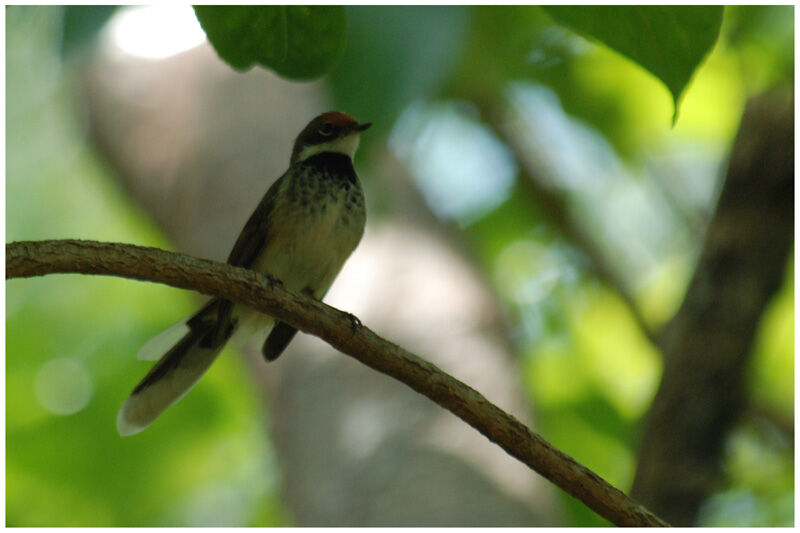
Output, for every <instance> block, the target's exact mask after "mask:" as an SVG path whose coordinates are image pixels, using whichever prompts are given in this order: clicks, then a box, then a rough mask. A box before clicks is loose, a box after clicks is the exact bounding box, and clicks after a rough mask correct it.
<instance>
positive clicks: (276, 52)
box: [194, 6, 346, 80]
mask: <svg viewBox="0 0 800 533" xmlns="http://www.w3.org/2000/svg"><path fill="white" fill-rule="evenodd" d="M194 11H195V14H196V15H197V20H199V21H200V25H201V26H202V27H203V30H204V31H205V32H206V36H207V37H208V40H209V41H210V42H211V44H212V45H213V46H214V49H215V50H216V51H217V53H218V54H219V56H220V57H221V58H222V59H223V60H224V61H226V62H227V63H228V64H230V65H231V66H232V67H233V68H235V69H237V70H245V69H248V68H250V67H252V66H253V65H254V64H259V65H263V66H265V67H268V68H271V69H272V70H274V71H275V72H277V73H278V74H280V75H281V76H283V77H286V78H292V79H298V80H307V79H312V78H317V77H319V76H322V75H323V74H325V73H326V72H328V71H329V70H330V69H331V68H332V67H333V66H334V65H335V64H336V62H337V61H338V60H339V58H340V57H341V56H342V53H343V52H344V43H345V23H346V19H345V14H344V8H343V7H341V6H195V7H194Z"/></svg>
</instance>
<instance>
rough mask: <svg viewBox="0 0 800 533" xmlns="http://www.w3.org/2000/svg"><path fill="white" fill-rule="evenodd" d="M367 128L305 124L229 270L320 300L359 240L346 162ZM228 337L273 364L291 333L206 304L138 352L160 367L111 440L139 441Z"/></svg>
mask: <svg viewBox="0 0 800 533" xmlns="http://www.w3.org/2000/svg"><path fill="white" fill-rule="evenodd" d="M369 126H370V124H369V123H364V124H360V123H359V122H358V121H356V120H355V119H354V118H352V117H351V116H349V115H347V114H345V113H340V112H335V111H334V112H328V113H324V114H322V115H320V116H318V117H316V118H315V119H314V120H312V121H311V122H310V123H309V124H308V126H306V127H305V129H303V131H302V132H300V135H298V136H297V140H296V141H295V143H294V149H293V150H292V157H291V160H290V164H289V169H288V170H287V171H286V172H285V173H284V174H283V176H281V177H280V178H279V179H278V180H277V181H276V182H275V183H273V184H272V186H271V187H270V188H269V190H268V191H267V192H266V194H265V195H264V198H263V199H262V200H261V203H259V204H258V207H257V208H256V210H255V211H254V212H253V214H252V215H251V216H250V219H249V220H248V221H247V223H246V224H245V226H244V229H243V230H242V233H241V234H240V235H239V238H238V239H237V240H236V243H235V244H234V245H233V250H231V253H230V255H229V256H228V263H229V264H231V265H234V266H239V267H244V268H249V269H252V270H255V271H258V272H261V273H265V274H267V273H268V274H270V275H271V276H273V277H274V278H277V279H278V280H280V281H281V282H282V283H283V285H284V286H285V287H286V288H288V289H291V290H295V291H298V292H302V293H305V294H307V295H308V296H310V297H313V298H317V299H322V297H323V296H324V295H325V293H326V292H327V291H328V288H329V287H330V286H331V283H333V280H334V278H335V277H336V276H337V274H338V273H339V270H341V268H342V265H343V264H344V262H345V261H346V260H347V258H348V257H349V256H350V254H351V253H352V252H353V250H354V249H355V248H356V246H357V245H358V242H359V241H360V240H361V236H362V235H363V233H364V224H365V222H366V210H365V208H364V194H363V192H362V190H361V184H360V183H359V181H358V176H356V172H355V169H354V168H353V155H354V154H355V152H356V149H357V148H358V141H359V136H360V134H361V132H363V131H364V130H366V129H367V128H368V127H369ZM234 333H236V334H237V337H239V336H240V335H242V336H247V337H252V336H256V335H258V336H259V337H258V340H259V343H260V345H261V346H262V348H261V351H262V353H263V355H264V358H265V359H266V360H267V361H273V360H275V359H276V358H277V357H278V356H279V355H280V354H281V352H283V350H284V349H285V348H286V346H287V345H288V344H289V342H290V341H291V340H292V337H294V334H295V333H297V330H296V329H294V328H293V327H291V326H289V325H287V324H284V323H282V322H277V323H275V321H274V320H273V319H272V317H269V316H267V315H264V314H261V313H258V312H256V311H254V310H252V309H251V308H248V307H246V306H244V305H241V304H235V303H233V302H230V301H228V300H224V299H222V298H214V299H212V300H210V301H209V302H208V303H207V304H206V305H205V306H203V308H202V309H200V310H199V311H198V312H197V313H195V314H194V315H192V316H190V317H189V318H187V319H186V320H182V321H180V322H179V323H177V324H175V325H174V326H172V327H171V328H169V329H167V330H166V331H164V332H163V333H161V334H159V335H157V336H156V337H154V338H153V339H152V340H150V341H149V342H148V343H146V344H145V345H144V346H143V347H142V349H141V350H140V351H139V358H140V359H157V358H159V357H160V359H159V361H158V363H156V364H155V366H153V368H152V369H151V370H150V372H149V373H148V374H147V375H146V376H145V377H144V379H143V380H142V381H141V382H140V383H139V384H138V385H137V386H136V388H135V389H133V392H132V393H131V395H130V396H129V397H128V399H127V400H126V401H125V403H124V404H123V405H122V408H121V409H120V411H119V415H118V416H117V429H118V430H119V432H120V434H121V435H130V434H133V433H138V432H139V431H142V430H143V429H144V428H146V427H147V426H148V425H150V423H152V422H153V420H155V419H156V417H157V416H158V415H160V414H161V413H162V412H163V411H164V410H165V409H167V408H168V407H169V406H170V405H172V404H173V403H175V402H176V401H178V400H179V399H180V398H181V397H182V396H183V395H184V394H186V393H187V392H188V391H189V389H191V388H192V386H194V384H195V383H197V380H199V379H200V377H201V376H202V375H203V373H204V372H205V371H206V370H207V369H208V367H209V366H210V365H211V363H212V362H214V359H215V358H216V357H217V355H218V354H219V352H220V351H221V350H222V348H223V346H225V343H226V342H227V341H228V340H229V339H230V338H231V337H232V336H233V335H234Z"/></svg>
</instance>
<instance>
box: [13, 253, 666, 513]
mask: <svg viewBox="0 0 800 533" xmlns="http://www.w3.org/2000/svg"><path fill="white" fill-rule="evenodd" d="M53 273H80V274H104V275H112V276H120V277H125V278H131V279H137V280H141V281H152V282H157V283H163V284H166V285H170V286H173V287H178V288H182V289H191V290H195V291H198V292H201V293H203V294H208V295H212V296H221V297H223V298H227V299H229V300H232V301H236V302H240V303H244V304H246V305H249V306H251V307H253V308H254V309H257V310H259V311H261V312H264V313H268V314H269V315H272V316H274V317H276V318H277V319H279V320H281V321H282V322H286V323H288V324H290V325H292V326H294V327H296V328H298V329H300V330H302V331H304V332H306V333H310V334H312V335H315V336H317V337H320V338H321V339H323V340H325V341H326V342H328V343H329V344H330V345H331V346H333V347H334V348H336V349H338V350H340V351H342V352H343V353H345V354H347V355H349V356H351V357H353V358H355V359H357V360H359V361H360V362H362V363H363V364H365V365H367V366H369V367H371V368H373V369H375V370H377V371H379V372H382V373H384V374H387V375H389V376H391V377H393V378H395V379H397V380H399V381H401V382H403V383H405V384H406V385H408V386H409V387H411V388H412V389H414V390H415V391H417V392H419V393H420V394H423V395H425V396H427V397H428V398H430V399H431V400H433V401H434V402H436V403H437V404H439V405H440V406H442V407H444V408H445V409H447V410H449V411H451V412H452V413H453V414H455V415H456V416H458V417H459V418H461V419H462V420H464V421H465V422H466V423H468V424H469V425H471V426H472V427H474V428H475V429H477V430H478V431H480V432H481V433H482V434H483V435H485V436H486V437H487V438H488V439H489V440H491V441H492V442H494V443H496V444H498V445H499V446H500V447H501V448H503V449H504V450H505V451H506V452H507V453H509V454H510V455H511V456H513V457H516V458H517V459H519V460H520V461H522V462H523V463H525V464H526V465H527V466H528V467H530V468H531V469H533V470H534V471H536V472H538V473H539V474H541V475H542V476H544V477H545V478H547V479H549V480H550V481H552V482H553V483H555V484H556V485H557V486H559V487H560V488H561V489H563V490H564V491H565V492H567V493H568V494H570V495H572V496H573V497H575V498H577V499H579V500H581V501H582V502H583V503H585V504H586V505H587V506H588V507H590V508H591V509H593V510H594V511H595V512H596V513H598V514H599V515H600V516H602V517H604V518H606V519H607V520H609V521H611V522H612V523H614V524H616V525H619V526H667V525H668V524H666V522H664V521H663V520H661V519H660V518H658V517H657V516H655V515H653V514H652V513H651V512H650V511H648V510H647V509H645V508H644V507H642V506H641V505H640V504H638V503H636V502H635V501H633V500H631V499H630V498H628V497H627V496H626V495H625V494H623V493H622V492H620V491H619V490H617V489H616V488H614V487H612V486H611V485H610V484H609V483H607V482H606V481H604V480H603V479H602V478H600V477H599V476H598V475H597V474H595V473H594V472H592V471H591V470H589V469H588V468H586V467H584V466H582V465H580V464H578V463H577V462H575V460H573V459H572V458H571V457H569V456H567V455H566V454H564V453H562V452H561V451H559V450H557V449H556V448H554V447H553V446H552V445H550V444H549V443H548V442H547V441H545V440H544V439H543V438H542V437H540V436H539V435H537V434H536V433H534V432H532V431H531V430H530V429H528V428H527V427H526V426H525V425H524V424H522V423H521V422H519V421H518V420H517V419H515V418H514V417H513V416H511V415H509V414H507V413H505V412H504V411H502V410H501V409H500V408H498V407H497V406H495V405H494V404H492V403H491V402H489V401H488V400H487V399H486V398H484V397H483V396H482V395H481V394H480V393H478V392H477V391H475V390H474V389H472V388H470V387H469V386H467V385H465V384H464V383H462V382H461V381H459V380H457V379H455V378H454V377H452V376H450V375H448V374H446V373H445V372H443V371H442V370H440V369H439V368H437V367H436V366H434V365H432V364H431V363H429V362H427V361H425V360H423V359H421V358H420V357H418V356H416V355H414V354H412V353H410V352H408V351H406V350H404V349H403V348H401V347H399V346H397V345H395V344H392V343H391V342H388V341H386V340H384V339H382V338H380V337H378V336H377V335H375V333H373V332H372V331H370V330H369V329H368V328H366V327H364V326H362V325H361V324H360V323H358V322H357V321H355V320H354V319H353V318H354V317H353V316H352V315H350V314H348V313H344V312H342V311H339V310H336V309H334V308H332V307H330V306H328V305H326V304H324V303H322V302H319V301H316V300H312V299H310V298H307V297H304V296H300V295H298V294H296V293H294V292H291V291H288V290H286V289H284V288H283V287H282V286H281V284H280V283H279V282H277V281H275V280H271V279H269V278H268V277H265V276H262V275H260V274H258V273H256V272H253V271H250V270H246V269H243V268H237V267H232V266H230V265H226V264H223V263H217V262H214V261H209V260H205V259H198V258H195V257H191V256H187V255H184V254H179V253H174V252H167V251H164V250H159V249H156V248H145V247H140V246H134V245H128V244H119V243H102V242H95V241H77V240H61V241H38V242H30V241H29V242H14V243H10V244H6V279H10V278H19V277H32V276H41V275H45V274H53Z"/></svg>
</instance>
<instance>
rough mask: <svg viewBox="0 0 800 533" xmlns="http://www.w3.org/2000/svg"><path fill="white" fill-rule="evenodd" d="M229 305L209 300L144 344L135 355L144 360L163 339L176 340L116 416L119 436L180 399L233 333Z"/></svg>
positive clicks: (143, 425) (144, 424)
mask: <svg viewBox="0 0 800 533" xmlns="http://www.w3.org/2000/svg"><path fill="white" fill-rule="evenodd" d="M233 326H234V324H233V323H232V321H231V304H230V302H228V301H226V300H220V299H213V300H211V301H210V302H209V303H208V304H206V305H205V306H204V307H203V308H202V309H201V310H200V311H199V312H197V313H196V314H195V315H193V316H192V317H190V318H189V319H188V320H186V321H182V322H180V323H178V324H176V325H175V326H173V327H171V328H169V329H168V330H167V331H165V332H163V333H162V334H159V335H158V336H156V337H155V338H154V339H153V340H152V341H150V342H148V343H147V344H145V346H144V347H143V348H142V350H141V351H140V353H139V357H140V358H143V359H147V358H149V357H148V355H149V354H148V353H144V352H152V351H153V350H154V349H156V348H157V347H158V345H159V344H161V343H162V342H163V341H164V340H170V341H172V342H174V341H175V340H177V342H176V343H175V344H174V345H173V346H172V347H171V348H170V349H169V350H168V351H167V352H166V353H165V354H164V355H163V356H162V357H161V359H160V360H159V361H158V362H157V363H156V364H155V365H154V366H153V368H152V369H151V370H150V372H148V374H147V375H146V376H145V377H144V379H143V380H142V381H141V382H140V383H139V384H138V385H137V386H136V388H135V389H133V392H132V393H131V395H130V396H128V399H127V400H125V403H124V404H122V408H121V409H120V410H119V415H117V429H118V430H119V433H120V435H132V434H134V433H138V432H140V431H142V430H143V429H145V428H146V427H147V426H149V425H150V424H151V423H152V422H153V420H155V419H156V418H157V417H158V415H160V414H161V413H162V412H164V411H165V410H166V409H167V408H168V407H169V406H171V405H172V404H174V403H175V402H177V401H178V400H180V399H181V398H182V397H183V395H184V394H186V393H187V392H189V390H190V389H191V388H192V387H193V386H194V384H195V383H197V381H198V380H199V379H200V377H201V376H202V375H203V374H204V373H205V371H206V370H208V367H209V366H211V363H213V362H214V359H216V357H217V355H219V353H220V351H222V348H223V347H224V346H225V343H226V341H227V340H228V338H230V336H231V333H232V332H233Z"/></svg>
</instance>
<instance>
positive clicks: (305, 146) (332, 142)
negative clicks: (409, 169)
mask: <svg viewBox="0 0 800 533" xmlns="http://www.w3.org/2000/svg"><path fill="white" fill-rule="evenodd" d="M371 125H372V124H370V123H369V122H365V123H363V124H360V123H359V122H358V121H357V120H356V119H354V118H353V117H351V116H350V115H348V114H347V113H341V112H339V111H329V112H327V113H323V114H321V115H319V116H318V117H316V118H315V119H314V120H312V121H311V122H309V123H308V126H306V127H305V128H304V129H303V131H301V132H300V135H298V136H297V140H296V141H295V142H294V150H292V161H291V163H292V164H294V163H298V162H300V161H304V160H306V159H308V158H309V157H311V156H313V155H316V154H319V153H322V152H337V153H340V154H345V155H346V156H348V157H350V158H352V157H353V156H354V155H355V153H356V149H357V148H358V138H359V135H361V132H362V131H364V130H365V129H367V128H369V127H370V126H371Z"/></svg>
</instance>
